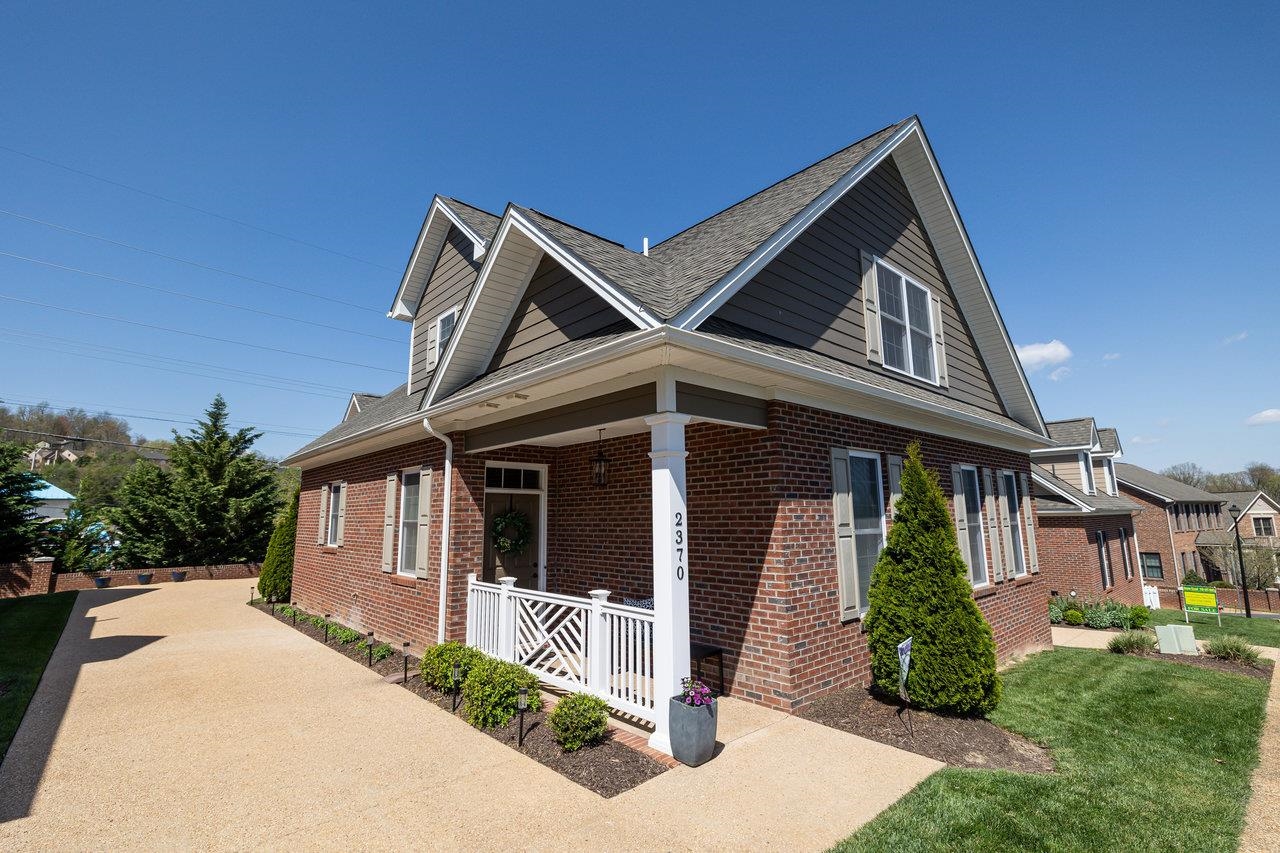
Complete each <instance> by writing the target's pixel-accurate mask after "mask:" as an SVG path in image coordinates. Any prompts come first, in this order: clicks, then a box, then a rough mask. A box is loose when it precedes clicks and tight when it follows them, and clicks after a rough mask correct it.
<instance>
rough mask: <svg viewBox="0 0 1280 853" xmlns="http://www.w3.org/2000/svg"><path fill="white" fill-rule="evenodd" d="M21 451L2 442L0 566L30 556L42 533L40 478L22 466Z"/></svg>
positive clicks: (22, 457)
mask: <svg viewBox="0 0 1280 853" xmlns="http://www.w3.org/2000/svg"><path fill="white" fill-rule="evenodd" d="M23 461H24V456H23V453H22V448H20V447H18V446H17V445H16V444H4V443H0V563H16V562H18V561H19V560H22V559H25V558H26V557H28V556H30V554H31V552H32V551H33V549H34V548H35V546H36V542H37V541H38V537H39V534H40V523H39V522H38V521H37V520H36V507H37V506H39V504H40V502H39V501H38V500H36V498H35V497H34V496H33V493H34V492H35V491H36V489H37V488H39V486H40V478H39V477H37V476H36V475H35V474H32V473H31V472H30V471H27V470H26V469H25V468H24V467H23V465H22V463H23Z"/></svg>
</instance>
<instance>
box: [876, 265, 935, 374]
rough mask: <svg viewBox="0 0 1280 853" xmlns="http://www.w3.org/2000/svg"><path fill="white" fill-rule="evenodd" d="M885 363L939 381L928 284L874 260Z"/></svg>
mask: <svg viewBox="0 0 1280 853" xmlns="http://www.w3.org/2000/svg"><path fill="white" fill-rule="evenodd" d="M876 291H877V293H878V294H879V306H880V341H881V345H882V350H881V351H882V353H883V356H882V357H883V359H884V364H885V366H886V367H891V368H893V369H894V370H900V371H902V372H903V373H908V374H910V375H912V376H914V377H916V378H917V379H923V380H925V381H926V382H937V381H938V369H937V364H935V362H934V351H933V336H934V328H933V298H932V296H931V294H930V293H929V290H928V288H926V287H925V286H924V285H922V284H920V283H918V282H915V281H912V280H911V279H910V278H908V277H907V276H905V275H903V274H902V273H900V272H898V271H897V270H895V269H893V268H892V267H890V266H889V265H888V264H886V263H885V262H884V261H876Z"/></svg>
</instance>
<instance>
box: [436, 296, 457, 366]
mask: <svg viewBox="0 0 1280 853" xmlns="http://www.w3.org/2000/svg"><path fill="white" fill-rule="evenodd" d="M457 325H458V309H457V308H450V309H449V310H448V311H446V312H444V313H443V314H441V315H440V316H439V317H437V318H436V359H437V360H439V358H440V357H441V356H443V355H444V350H445V347H446V346H447V345H448V343H449V338H451V337H453V330H454V327H456V326H457Z"/></svg>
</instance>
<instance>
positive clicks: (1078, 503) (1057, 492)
mask: <svg viewBox="0 0 1280 853" xmlns="http://www.w3.org/2000/svg"><path fill="white" fill-rule="evenodd" d="M1031 479H1032V480H1034V481H1036V482H1037V483H1039V484H1040V485H1042V486H1044V487H1045V488H1046V489H1048V490H1049V491H1051V492H1053V493H1054V494H1055V495H1059V496H1061V497H1063V498H1065V499H1067V500H1069V501H1071V503H1073V504H1075V505H1076V506H1078V507H1080V509H1082V510H1084V511H1085V512H1093V511H1094V508H1093V507H1091V506H1089V505H1088V504H1086V503H1084V502H1083V501H1080V500H1078V499H1077V498H1075V497H1074V496H1073V495H1072V494H1070V493H1069V492H1066V491H1063V490H1062V489H1061V488H1060V487H1059V486H1057V485H1056V484H1055V483H1053V482H1052V481H1051V480H1047V479H1045V477H1044V476H1043V475H1041V474H1038V473H1036V471H1035V469H1032V471H1031Z"/></svg>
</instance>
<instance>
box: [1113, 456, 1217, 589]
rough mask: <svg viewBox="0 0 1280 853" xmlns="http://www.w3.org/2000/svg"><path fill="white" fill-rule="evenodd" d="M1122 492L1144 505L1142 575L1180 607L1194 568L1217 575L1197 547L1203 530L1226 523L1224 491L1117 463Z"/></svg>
mask: <svg viewBox="0 0 1280 853" xmlns="http://www.w3.org/2000/svg"><path fill="white" fill-rule="evenodd" d="M1115 469H1116V479H1117V481H1118V482H1119V484H1120V494H1121V495H1123V496H1124V497H1126V498H1128V499H1129V500H1131V501H1133V502H1134V503H1136V504H1137V505H1138V506H1139V507H1141V508H1142V509H1141V511H1140V512H1139V513H1138V514H1137V516H1135V518H1134V528H1135V532H1136V535H1137V539H1138V542H1139V544H1140V546H1141V551H1140V558H1139V560H1140V563H1141V567H1142V576H1143V578H1144V579H1145V580H1146V582H1147V583H1149V584H1151V585H1153V586H1156V587H1158V588H1160V589H1161V590H1162V592H1163V593H1164V595H1165V598H1164V601H1165V602H1166V605H1168V603H1169V602H1170V601H1172V602H1173V604H1172V605H1169V606H1173V607H1177V606H1178V604H1177V595H1176V590H1177V588H1178V587H1179V586H1181V585H1182V578H1183V576H1184V575H1186V574H1187V573H1188V572H1195V573H1196V574H1197V575H1200V576H1201V577H1207V579H1209V580H1215V579H1216V578H1215V577H1214V575H1215V572H1214V571H1213V570H1212V568H1211V567H1206V566H1205V565H1204V562H1203V560H1202V559H1201V557H1200V553H1199V550H1198V548H1197V547H1196V537H1198V536H1199V535H1200V534H1201V533H1202V532H1203V531H1214V530H1222V529H1223V528H1225V527H1226V521H1225V520H1224V519H1225V518H1226V516H1225V513H1224V511H1223V504H1222V496H1221V495H1215V494H1213V493H1211V492H1206V491H1204V490H1203V489H1197V488H1196V487H1195V486H1188V485H1187V484H1186V483H1182V482H1179V481H1178V480H1173V479H1170V478H1169V477H1165V476H1163V475H1161V474H1157V473H1155V472H1154V471H1148V470H1147V469H1146V468H1139V467H1138V466H1137V465H1130V464H1128V463H1126V462H1119V463H1116V466H1115Z"/></svg>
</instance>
